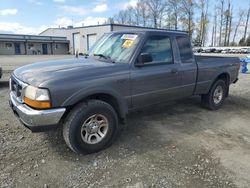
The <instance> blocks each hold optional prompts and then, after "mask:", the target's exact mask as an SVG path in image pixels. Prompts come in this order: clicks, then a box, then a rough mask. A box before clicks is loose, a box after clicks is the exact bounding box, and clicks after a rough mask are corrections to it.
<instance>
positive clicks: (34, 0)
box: [29, 0, 43, 6]
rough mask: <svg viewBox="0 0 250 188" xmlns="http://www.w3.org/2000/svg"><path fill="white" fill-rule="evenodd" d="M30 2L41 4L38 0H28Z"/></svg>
mask: <svg viewBox="0 0 250 188" xmlns="http://www.w3.org/2000/svg"><path fill="white" fill-rule="evenodd" d="M29 2H30V3H32V4H35V5H39V6H40V5H43V2H41V1H39V0H29Z"/></svg>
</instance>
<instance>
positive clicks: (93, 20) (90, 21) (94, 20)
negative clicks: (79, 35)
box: [74, 16, 107, 27]
mask: <svg viewBox="0 0 250 188" xmlns="http://www.w3.org/2000/svg"><path fill="white" fill-rule="evenodd" d="M106 20H107V18H104V17H92V16H89V17H87V18H85V19H84V20H82V21H80V22H76V23H75V24H74V26H75V27H81V26H89V25H98V24H103V23H105V21H106Z"/></svg>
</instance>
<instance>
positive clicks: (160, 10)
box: [147, 0, 166, 28]
mask: <svg viewBox="0 0 250 188" xmlns="http://www.w3.org/2000/svg"><path fill="white" fill-rule="evenodd" d="M147 5H148V10H149V17H150V18H151V20H152V21H153V26H154V28H160V27H161V23H162V19H163V16H164V14H165V9H166V1H164V0H148V1H147Z"/></svg>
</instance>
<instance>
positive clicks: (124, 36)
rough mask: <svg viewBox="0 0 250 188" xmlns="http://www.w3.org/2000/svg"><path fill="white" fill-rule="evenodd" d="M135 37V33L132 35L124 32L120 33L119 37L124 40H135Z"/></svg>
mask: <svg viewBox="0 0 250 188" xmlns="http://www.w3.org/2000/svg"><path fill="white" fill-rule="evenodd" d="M136 38H137V35H133V34H124V35H122V38H121V39H125V40H135V39H136Z"/></svg>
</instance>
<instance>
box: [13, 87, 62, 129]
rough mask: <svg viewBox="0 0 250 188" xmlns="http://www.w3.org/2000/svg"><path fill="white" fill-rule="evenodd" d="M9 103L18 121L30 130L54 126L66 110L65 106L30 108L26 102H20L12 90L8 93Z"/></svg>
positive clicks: (52, 127)
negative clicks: (42, 108) (44, 108)
mask: <svg viewBox="0 0 250 188" xmlns="http://www.w3.org/2000/svg"><path fill="white" fill-rule="evenodd" d="M9 104H10V107H11V109H12V110H13V112H14V114H15V115H16V116H17V117H18V119H19V120H20V122H21V123H22V124H23V125H24V126H25V127H27V128H29V129H30V130H31V131H32V132H42V131H47V130H50V129H54V128H56V127H57V125H58V124H59V122H60V120H61V118H62V116H63V114H64V113H65V111H66V109H65V108H57V109H48V110H35V109H32V108H30V107H29V106H27V105H26V104H23V103H20V102H19V101H18V100H17V99H16V97H15V95H14V94H13V93H12V92H11V93H10V100H9Z"/></svg>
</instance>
